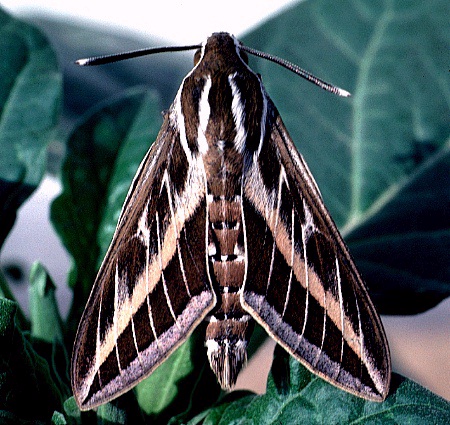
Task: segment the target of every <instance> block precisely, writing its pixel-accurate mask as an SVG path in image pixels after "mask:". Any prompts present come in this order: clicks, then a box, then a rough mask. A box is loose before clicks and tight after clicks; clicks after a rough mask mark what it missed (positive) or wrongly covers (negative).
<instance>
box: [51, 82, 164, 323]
mask: <svg viewBox="0 0 450 425" xmlns="http://www.w3.org/2000/svg"><path fill="white" fill-rule="evenodd" d="M159 113H160V109H159V105H158V101H157V99H156V98H155V95H154V94H152V93H149V92H144V91H143V90H131V91H129V92H128V93H127V94H125V95H124V96H123V97H121V98H118V99H116V100H114V101H111V102H110V103H105V104H103V105H100V106H99V107H97V108H96V110H95V111H93V112H91V113H90V114H89V116H88V117H86V118H85V120H84V121H83V122H82V123H81V124H80V126H79V127H77V128H76V129H75V130H74V132H73V133H72V135H71V136H70V139H69V141H68V144H67V155H66V159H65V162H64V165H63V171H62V181H63V192H62V194H61V195H60V196H59V197H58V198H57V199H55V201H54V202H53V204H52V207H51V220H52V222H53V224H54V226H55V228H56V230H57V232H58V233H59V235H60V236H61V238H62V240H63V243H64V245H65V246H66V248H67V249H68V251H69V252H70V253H71V255H72V257H73V259H74V266H73V270H72V273H71V279H70V285H71V286H72V287H74V309H75V310H74V312H73V314H74V315H75V316H73V315H71V317H72V318H73V319H74V320H75V321H76V322H78V320H79V317H80V315H81V311H82V309H83V308H84V304H85V302H86V300H87V297H88V295H89V292H90V290H91V287H92V284H93V282H94V280H95V275H96V273H97V269H98V266H99V260H100V257H101V255H100V254H102V253H104V250H105V247H106V245H107V243H109V241H108V242H105V241H101V240H100V239H102V238H101V237H99V231H100V230H99V228H100V225H101V223H102V221H103V222H104V224H103V225H102V226H103V227H109V229H110V230H109V232H110V233H109V236H108V237H109V238H110V236H111V235H112V228H113V227H115V224H116V223H114V224H109V223H106V222H105V221H104V215H105V211H108V214H111V216H113V217H114V218H113V220H115V221H117V218H118V215H119V211H120V208H121V205H122V203H123V201H124V198H125V194H126V192H127V190H128V187H129V185H130V183H131V179H132V175H133V174H134V173H135V172H136V169H137V167H138V164H139V162H140V161H141V160H142V158H143V157H144V154H145V151H146V150H148V148H149V147H150V145H151V143H152V142H153V140H154V139H155V138H156V134H157V132H158V130H159V126H160V122H158V121H159V120H158V119H157V118H155V120H153V121H152V119H151V117H158V116H159ZM142 117H145V118H147V119H146V120H143V119H142ZM136 123H139V128H136ZM126 146H131V147H132V148H131V149H127V148H124V147H126ZM122 151H124V152H125V153H122ZM130 152H131V153H130ZM132 154H134V155H135V157H132ZM116 174H117V175H121V176H122V178H125V179H126V181H120V179H119V178H118V177H116ZM124 176H126V177H124ZM110 181H114V184H113V185H111V184H110ZM119 205H120V206H119ZM101 232H104V230H101ZM101 251H102V252H101Z"/></svg>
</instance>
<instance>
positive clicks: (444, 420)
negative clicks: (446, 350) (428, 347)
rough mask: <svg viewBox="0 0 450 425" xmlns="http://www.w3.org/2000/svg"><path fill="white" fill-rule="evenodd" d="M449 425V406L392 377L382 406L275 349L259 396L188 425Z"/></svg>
mask: <svg viewBox="0 0 450 425" xmlns="http://www.w3.org/2000/svg"><path fill="white" fill-rule="evenodd" d="M449 421H450V403H449V402H447V401H445V400H443V399H442V398H440V397H438V396H436V395H434V394H433V393H431V392H430V391H428V390H427V389H425V388H423V387H421V386H420V385H418V384H416V383H414V382H413V381H410V380H407V379H405V378H403V377H401V376H399V375H396V374H394V376H393V382H392V388H391V394H390V395H389V396H388V398H387V399H386V400H385V401H384V402H383V403H377V402H371V401H366V400H363V399H361V398H358V397H355V396H353V395H351V394H349V393H346V392H344V391H341V390H339V389H337V388H335V387H333V386H331V385H330V384H328V383H327V382H325V381H324V380H323V379H321V378H318V377H317V376H315V375H313V374H311V373H310V372H308V371H307V370H306V369H305V368H304V367H303V366H301V365H300V363H299V362H297V361H296V360H294V359H293V358H292V357H290V356H289V355H288V354H287V353H286V352H285V351H284V350H283V349H282V348H281V347H279V346H278V348H277V350H276V352H275V358H274V362H273V365H272V371H271V373H270V375H269V380H268V383H267V392H266V394H264V395H244V396H243V397H242V398H239V399H237V400H234V401H228V400H227V399H225V400H224V401H223V402H222V403H220V404H218V405H217V406H216V407H214V408H211V409H210V410H209V411H208V412H204V413H202V414H200V415H198V416H197V417H196V418H194V419H193V420H191V421H190V422H189V424H190V425H194V424H200V423H202V424H205V425H206V424H207V425H212V424H230V423H236V424H237V423H239V424H242V425H244V424H249V425H250V424H259V425H263V424H283V425H288V424H292V425H294V424H311V425H313V424H321V425H327V424H330V425H338V424H365V425H368V424H381V423H383V424H385V423H389V424H429V425H441V424H442V425H444V424H448V423H449Z"/></svg>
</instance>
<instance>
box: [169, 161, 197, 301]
mask: <svg viewBox="0 0 450 425" xmlns="http://www.w3.org/2000/svg"><path fill="white" fill-rule="evenodd" d="M163 182H164V184H165V185H166V189H167V193H168V198H169V209H170V217H171V222H172V223H174V232H175V235H176V239H177V253H178V263H179V264H180V270H181V275H182V276H183V282H184V287H185V288H186V292H187V294H188V296H189V297H191V292H190V290H189V285H188V282H187V278H186V272H185V270H184V264H183V258H182V257H181V249H180V238H179V234H180V233H181V229H179V228H178V226H177V218H176V216H175V211H174V200H173V198H172V189H171V187H172V186H171V183H170V178H169V174H168V173H167V170H166V171H165V172H164V178H163ZM177 196H178V195H177V194H175V197H177ZM175 202H176V201H175Z"/></svg>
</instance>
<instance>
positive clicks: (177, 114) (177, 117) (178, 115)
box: [170, 41, 206, 164]
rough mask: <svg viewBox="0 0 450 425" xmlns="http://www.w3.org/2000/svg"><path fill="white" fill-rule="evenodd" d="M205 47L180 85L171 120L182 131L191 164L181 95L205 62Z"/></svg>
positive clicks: (184, 146)
mask: <svg viewBox="0 0 450 425" xmlns="http://www.w3.org/2000/svg"><path fill="white" fill-rule="evenodd" d="M205 46H206V41H205V42H204V43H203V46H202V49H201V55H200V60H199V61H198V62H197V64H196V65H195V66H194V67H193V68H192V69H191V70H190V72H189V73H188V74H187V75H186V77H184V78H183V81H182V83H181V85H180V88H179V89H178V92H177V95H176V96H175V100H174V102H173V108H172V110H171V115H170V116H171V119H172V121H173V122H174V123H175V125H176V126H177V127H178V130H179V131H180V142H181V146H182V147H183V149H184V152H185V154H186V157H187V160H188V162H189V164H191V163H192V152H191V150H190V149H189V146H188V143H187V137H186V123H185V120H184V115H183V112H182V108H181V93H182V92H183V89H184V82H185V81H186V79H187V78H189V77H190V76H191V75H192V73H193V72H194V71H195V70H196V69H197V67H198V66H199V65H200V63H201V62H202V60H203V57H204V55H205Z"/></svg>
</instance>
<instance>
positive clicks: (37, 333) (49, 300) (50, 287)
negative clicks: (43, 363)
mask: <svg viewBox="0 0 450 425" xmlns="http://www.w3.org/2000/svg"><path fill="white" fill-rule="evenodd" d="M55 288H56V287H55V284H54V283H53V281H52V280H51V278H50V276H49V275H48V273H47V271H46V270H45V268H44V266H42V264H40V263H39V262H36V263H34V264H33V266H32V267H31V271H30V289H29V291H30V316H31V335H32V336H33V337H34V338H38V339H40V340H42V341H45V342H48V343H50V344H52V343H54V342H59V343H62V342H63V327H62V321H61V317H60V315H59V310H58V304H57V302H56V298H55Z"/></svg>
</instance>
